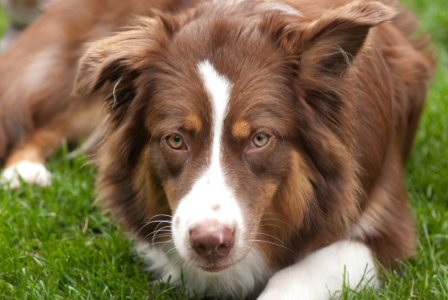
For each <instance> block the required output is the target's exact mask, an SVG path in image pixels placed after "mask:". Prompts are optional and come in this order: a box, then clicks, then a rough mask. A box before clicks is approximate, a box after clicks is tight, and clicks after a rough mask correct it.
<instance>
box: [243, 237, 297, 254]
mask: <svg viewBox="0 0 448 300" xmlns="http://www.w3.org/2000/svg"><path fill="white" fill-rule="evenodd" d="M251 241H252V242H261V243H267V244H271V245H275V246H279V247H282V248H285V249H287V250H289V251H291V252H293V251H292V250H291V249H290V248H288V247H286V246H283V245H280V244H277V243H274V242H269V241H263V240H251Z"/></svg>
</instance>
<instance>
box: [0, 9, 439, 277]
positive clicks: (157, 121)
mask: <svg viewBox="0 0 448 300" xmlns="http://www.w3.org/2000/svg"><path fill="white" fill-rule="evenodd" d="M103 2H104V3H101V5H111V6H110V7H111V8H110V9H102V10H101V13H100V12H98V11H96V10H92V11H89V13H88V15H87V16H86V21H85V22H81V24H78V23H76V24H71V23H70V26H68V25H66V26H63V27H61V26H59V27H58V28H62V29H61V30H66V31H65V32H60V33H59V36H60V39H66V40H62V41H61V40H58V41H57V43H56V46H57V47H58V48H64V49H67V50H66V51H67V52H65V53H64V56H63V57H62V58H61V59H59V60H60V61H62V62H64V65H63V67H60V68H59V69H58V68H55V70H53V69H52V71H51V72H50V73H48V74H49V75H48V76H53V77H52V78H56V77H61V78H63V80H62V79H60V78H58V80H55V82H56V84H51V85H43V87H45V89H44V90H43V91H42V90H40V89H32V93H31V92H29V89H27V88H26V86H23V88H22V89H20V90H19V94H18V95H17V96H16V98H14V99H18V100H15V101H13V97H12V93H13V91H16V90H17V89H16V88H17V86H19V84H22V83H20V81H19V84H17V83H16V85H15V87H14V88H13V87H11V85H7V81H3V82H1V83H0V93H1V99H2V102H1V104H0V105H1V106H2V108H6V109H3V110H1V111H2V112H4V113H3V115H2V116H1V122H0V147H2V146H3V148H0V158H5V157H6V156H7V155H9V157H14V155H15V152H17V151H22V148H23V145H26V142H23V141H24V140H29V139H31V140H32V139H33V135H37V134H39V132H40V131H39V130H40V128H45V126H50V125H48V124H53V122H54V120H56V119H55V118H57V117H58V116H60V115H64V113H65V114H67V113H68V111H70V112H71V113H72V114H77V112H81V111H84V110H89V109H93V107H94V105H95V107H97V103H99V102H98V101H102V99H106V101H105V103H106V104H107V105H108V106H109V118H108V120H109V125H108V130H107V133H106V135H105V138H104V140H103V142H102V144H101V147H100V149H99V151H100V155H98V157H97V159H96V161H97V165H98V172H99V178H98V186H99V190H100V195H99V200H100V202H101V204H102V205H103V206H104V207H105V209H108V210H111V211H112V212H113V214H114V215H115V217H117V218H118V219H119V220H121V223H122V225H123V226H124V228H125V229H126V230H127V231H130V232H132V233H133V234H134V235H136V236H138V238H139V239H141V240H144V239H145V237H148V236H151V235H154V232H155V230H156V229H157V227H158V226H162V225H163V224H162V225H160V224H158V223H157V222H154V223H151V224H149V225H147V226H143V224H145V222H147V221H148V220H154V221H165V220H168V219H169V217H167V216H169V215H172V214H173V212H174V211H175V210H176V207H177V205H178V201H179V200H180V199H181V198H182V197H183V196H184V195H185V194H186V193H187V192H188V191H189V189H190V188H191V186H192V185H193V183H194V182H195V180H196V179H197V178H198V177H199V174H200V172H201V168H202V167H203V166H205V165H207V163H208V160H209V151H208V149H209V147H210V144H211V136H210V132H211V129H210V126H211V124H212V120H211V117H210V116H211V111H210V106H209V105H208V102H207V95H206V93H205V92H204V89H203V87H202V85H201V81H200V78H199V76H198V74H197V72H196V64H197V63H198V62H199V61H201V60H204V59H209V60H211V61H212V63H213V65H214V66H215V67H216V68H217V70H218V71H219V72H220V74H224V75H225V76H226V77H227V78H229V80H230V81H231V82H232V83H234V86H233V87H232V95H231V103H230V110H229V112H228V115H227V117H226V120H225V123H224V126H225V131H224V132H225V134H224V136H223V143H224V144H225V147H226V148H225V152H224V154H223V161H224V162H225V165H226V171H227V172H228V173H229V174H232V175H231V177H230V184H231V185H232V187H233V188H234V189H235V191H236V194H237V195H239V197H240V199H241V203H242V207H243V211H244V212H245V214H246V215H247V216H249V217H248V218H247V219H246V220H245V222H246V224H245V225H246V226H247V228H250V229H251V232H256V233H257V234H258V233H259V234H258V235H257V237H256V239H257V240H264V241H268V242H272V243H280V244H282V245H283V246H284V247H275V246H272V244H268V243H265V244H263V243H262V244H260V247H261V249H262V251H263V254H264V256H265V258H266V259H267V260H268V261H269V263H270V265H271V266H272V267H273V268H275V269H281V268H284V267H286V266H288V265H290V264H292V263H293V262H294V261H296V260H297V259H298V258H302V257H304V256H305V255H307V254H309V253H310V252H312V251H315V250H317V249H319V248H321V247H324V246H327V245H329V244H331V243H334V242H336V241H338V240H340V239H343V238H352V239H356V240H360V241H363V242H365V243H366V244H367V245H369V246H370V247H371V249H372V250H373V252H374V254H375V256H376V257H377V258H378V259H379V261H380V262H382V263H383V264H388V263H391V264H394V263H395V262H396V259H397V258H401V257H403V254H404V255H405V256H411V255H412V254H413V251H414V248H415V238H414V227H413V225H412V218H411V216H410V213H409V208H408V206H407V202H406V194H405V191H404V187H403V182H402V176H403V166H404V163H405V162H406V160H407V158H408V156H409V153H410V149H411V146H412V142H413V137H414V135H415V131H416V128H417V124H418V121H419V117H420V114H421V110H422V107H423V103H424V99H425V96H426V83H425V82H426V80H428V79H429V78H430V77H431V75H432V72H433V60H432V59H431V57H430V55H429V54H427V53H426V52H425V51H424V47H425V46H426V42H425V41H420V42H417V41H411V40H409V37H408V36H409V35H410V34H411V33H412V32H413V30H415V28H417V21H416V20H415V18H414V17H413V16H412V15H411V14H410V13H408V12H406V11H404V10H403V9H402V8H401V7H400V6H399V5H398V4H397V3H396V2H395V1H383V3H386V4H389V6H386V5H384V4H382V3H380V2H372V1H363V2H356V3H350V2H351V1H349V0H338V1H330V0H327V1H324V0H318V1H315V0H313V1H308V0H304V1H300V2H295V1H289V0H288V1H284V2H285V3H287V4H289V5H290V6H292V7H295V8H297V9H298V10H299V11H300V12H301V13H302V14H303V15H304V17H303V18H302V17H300V18H299V17H296V16H292V15H285V14H282V13H280V12H278V11H275V10H269V9H266V8H265V7H261V6H260V5H257V4H256V3H255V2H250V1H246V2H242V3H240V4H238V5H235V6H228V7H227V6H225V5H207V4H203V5H198V6H197V7H196V8H193V9H187V10H184V11H182V12H181V13H178V14H171V13H169V12H167V11H169V10H171V11H172V10H174V8H177V7H179V6H176V4H175V3H174V2H169V3H168V2H166V3H163V2H157V3H156V2H150V1H148V3H150V4H151V5H152V6H153V7H155V8H159V9H161V10H163V11H164V12H155V11H153V12H148V14H149V15H150V16H151V17H150V18H140V19H139V21H137V23H136V25H135V26H133V27H130V28H127V29H126V30H124V31H122V32H120V33H118V34H115V35H112V36H111V37H108V38H106V39H103V40H100V41H98V42H96V43H93V44H91V45H90V47H89V49H88V50H87V51H86V52H85V49H86V47H84V46H79V45H80V43H81V42H84V41H87V40H92V39H97V38H98V37H100V36H103V35H105V34H106V33H108V32H110V31H112V30H116V29H117V26H119V25H122V24H124V23H125V21H126V20H127V19H128V17H129V14H130V13H131V12H140V10H139V9H137V8H140V6H139V4H137V3H140V2H139V1H136V2H135V3H134V2H133V3H132V4H126V5H125V4H123V3H124V2H120V1H118V2H117V1H112V0H110V1H103ZM65 3H66V4H61V5H59V6H58V7H59V8H58V9H56V8H55V9H53V10H52V12H50V13H49V15H48V17H47V19H46V21H41V22H39V23H38V24H36V25H35V26H34V27H33V28H30V30H29V31H28V35H24V37H23V39H22V40H21V41H22V42H21V43H18V45H17V46H16V49H17V50H16V52H15V53H19V52H20V51H22V53H21V54H14V53H13V52H8V53H7V54H6V57H7V58H5V57H2V58H0V60H1V61H0V68H1V69H0V72H3V73H5V72H6V70H9V69H10V67H9V66H10V64H11V62H10V60H11V61H13V62H16V63H17V62H19V61H20V62H21V64H22V66H23V67H22V68H17V69H15V70H25V69H26V65H27V64H29V63H30V62H31V61H32V58H33V57H35V55H36V53H37V52H39V51H38V50H36V51H33V52H29V51H28V52H27V51H26V50H23V49H22V48H20V45H21V44H27V43H29V44H32V45H37V46H36V47H37V49H45V47H50V46H48V45H46V44H44V43H43V42H39V41H37V40H34V39H33V36H37V35H38V33H40V32H45V30H55V29H50V25H52V24H53V23H52V20H53V18H54V22H62V21H60V19H58V18H59V16H60V15H61V14H64V9H66V8H65V7H70V5H71V4H70V3H71V1H70V0H69V1H66V2H65ZM119 3H121V4H119ZM347 3H349V4H348V5H345V4H347ZM112 4H113V5H112ZM64 5H66V6H64ZM101 5H100V4H98V7H101ZM185 5H186V4H185ZM391 7H392V8H391ZM112 8H113V9H112ZM105 11H107V12H109V13H105ZM79 13H81V12H79ZM83 13H84V14H86V12H83ZM71 16H72V18H73V20H75V19H76V17H74V16H73V15H71ZM98 16H100V17H98ZM117 18H118V19H117ZM120 18H121V19H120ZM57 20H59V21H57ZM98 20H104V22H105V23H104V24H103V23H101V22H100V23H95V22H99V21H98ZM105 20H109V21H110V20H114V21H113V22H112V21H110V22H109V23H108V22H106V21H105ZM390 21H391V22H390ZM101 24H103V25H101ZM75 25H76V26H75ZM51 28H52V27H51ZM411 29H412V30H411ZM85 32H87V33H85ZM81 33H82V34H81ZM46 36H48V38H50V36H51V39H52V41H53V39H54V37H53V36H54V35H46ZM48 43H49V42H47V44H48ZM19 50H20V51H19ZM23 51H24V52H23ZM82 53H83V56H82V58H81V60H80V65H79V69H78V74H77V77H76V80H75V87H74V90H75V93H74V95H73V96H71V97H69V96H68V95H69V90H70V88H71V80H72V79H73V78H74V72H75V71H74V70H75V68H74V65H75V62H76V60H77V59H78V58H79V56H80V55H81V54H82ZM19 57H23V58H24V59H23V62H22V60H19ZM248 58H250V59H248ZM7 59H9V60H7ZM59 60H58V61H59ZM14 72H15V73H14V74H13V75H12V77H13V78H19V77H20V76H21V75H22V74H23V73H21V72H23V71H14ZM61 74H64V75H63V76H62V75H61ZM48 80H50V77H47V78H46V81H48ZM46 81H45V82H46ZM50 81H51V80H50ZM51 82H52V81H51ZM113 90H114V92H115V93H114V94H112V91H113ZM37 95H40V96H39V97H37ZM17 102H20V103H23V104H24V105H23V107H22V108H21V109H20V111H19V112H17V108H16V107H17V106H15V103H17ZM95 109H96V108H95ZM5 112H7V113H5ZM75 112H76V113H75ZM99 114H100V113H99ZM67 122H69V123H70V125H67V126H63V128H66V130H61V133H60V134H59V135H58V136H59V137H62V136H70V133H71V128H73V126H75V125H74V123H75V122H76V120H70V119H67ZM13 123H14V124H19V126H15V128H13V127H12V126H11V124H13ZM82 125H83V126H82ZM76 126H78V127H77V128H81V129H80V130H79V131H78V132H79V134H76V135H73V138H74V140H76V138H78V137H79V136H80V135H81V134H85V133H88V132H89V131H91V130H92V127H93V126H94V124H86V123H82V124H81V125H76ZM52 128H55V127H52ZM260 128H261V129H263V132H266V133H267V134H269V135H270V136H271V137H272V138H271V139H270V142H269V143H268V145H267V146H266V147H264V148H263V149H262V150H260V149H257V150H254V151H247V149H248V145H249V144H250V139H251V138H252V137H253V136H254V134H256V133H257V132H258V131H257V130H259V129H260ZM261 129H260V130H261ZM53 130H54V129H53ZM173 133H179V134H182V135H183V136H184V138H185V139H186V143H187V144H188V145H189V148H188V149H187V150H181V151H172V149H170V148H169V147H168V146H167V145H166V143H165V142H164V141H165V139H166V137H167V136H168V135H169V134H173ZM25 136H27V137H26V138H25ZM1 141H3V142H1ZM21 142H22V144H20V143H21ZM23 143H25V144H23ZM21 145H22V146H21ZM21 147H22V148H21ZM33 147H34V148H35V146H30V149H33ZM39 148H41V150H40V151H41V152H42V153H44V155H41V157H40V158H39V159H40V160H39V161H42V157H44V156H47V155H50V154H51V152H52V150H51V151H50V150H48V149H54V146H52V147H51V148H49V147H48V146H47V145H42V146H39ZM14 149H15V150H14ZM6 164H7V165H8V162H7V163H6ZM216 209H217V210H219V207H217V208H216ZM161 215H163V216H161ZM176 222H178V220H177V221H176ZM364 225H365V226H367V227H365V226H364ZM159 228H160V227H159ZM366 228H367V229H366ZM153 237H154V240H155V241H157V238H156V237H155V236H153Z"/></svg>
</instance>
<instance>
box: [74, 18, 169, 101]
mask: <svg viewBox="0 0 448 300" xmlns="http://www.w3.org/2000/svg"><path fill="white" fill-rule="evenodd" d="M164 25H165V24H164V23H163V22H162V20H161V19H160V18H140V19H139V20H138V21H137V24H136V25H135V26H133V27H130V28H129V29H127V30H125V31H123V32H120V33H117V34H115V35H112V36H110V37H107V38H105V39H103V40H100V41H97V42H94V43H92V44H91V45H90V47H89V48H88V50H87V51H86V53H85V54H84V55H83V56H82V58H81V59H80V61H79V64H78V70H77V75H76V78H75V84H74V89H73V94H74V95H77V96H88V95H90V94H92V93H94V92H96V91H98V90H99V89H100V88H104V90H105V91H107V95H108V98H109V99H113V98H115V99H114V101H117V98H118V99H119V101H120V102H122V101H125V100H126V99H129V97H132V96H133V95H132V90H133V87H132V84H133V82H134V80H135V79H136V78H137V77H138V76H139V75H140V73H141V71H142V70H143V68H144V67H145V64H146V63H147V62H148V59H150V55H151V53H152V52H153V51H154V49H155V48H156V47H157V45H158V44H160V43H163V41H164V40H165V39H167V38H168V37H167V32H166V28H165V26H164ZM117 95H120V97H117Z"/></svg>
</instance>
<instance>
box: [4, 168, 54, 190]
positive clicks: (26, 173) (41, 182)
mask: <svg viewBox="0 0 448 300" xmlns="http://www.w3.org/2000/svg"><path fill="white" fill-rule="evenodd" d="M19 176H20V177H22V179H23V181H25V182H26V183H29V184H33V183H34V184H36V185H38V186H49V185H51V173H50V172H48V171H47V169H46V168H45V166H43V165H42V164H38V163H33V162H30V161H21V162H19V163H17V164H15V165H13V166H11V167H9V168H6V169H4V170H3V171H2V174H1V178H0V183H4V184H8V183H9V185H10V187H11V189H17V188H19V187H20V186H21V184H20V180H19Z"/></svg>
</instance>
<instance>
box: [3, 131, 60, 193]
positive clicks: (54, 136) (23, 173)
mask: <svg viewBox="0 0 448 300" xmlns="http://www.w3.org/2000/svg"><path fill="white" fill-rule="evenodd" d="M62 138H63V135H62V134H61V133H60V132H58V131H51V130H48V129H40V130H37V131H35V132H34V133H32V134H30V135H28V136H27V138H26V139H25V140H24V141H23V142H22V143H21V144H19V145H18V146H17V147H16V148H15V149H14V150H13V151H12V152H11V154H10V155H9V157H8V159H7V160H6V163H5V166H4V169H3V171H2V174H1V181H2V182H5V183H6V182H10V187H11V188H12V189H16V188H18V187H20V181H19V175H20V177H22V179H23V180H24V181H25V182H27V183H34V184H36V185H39V186H47V185H50V184H51V174H50V172H48V171H47V169H46V168H45V157H47V156H49V155H51V154H52V153H53V152H54V151H56V149H57V148H58V147H59V146H60V143H61V139H62Z"/></svg>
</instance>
